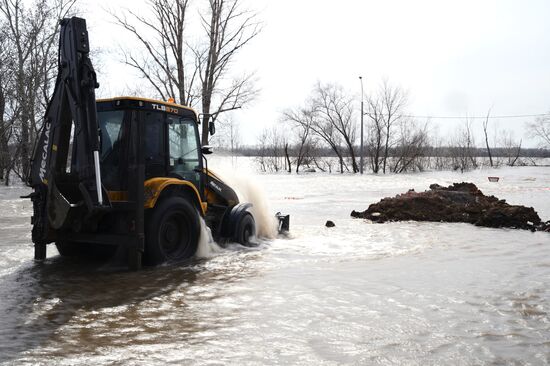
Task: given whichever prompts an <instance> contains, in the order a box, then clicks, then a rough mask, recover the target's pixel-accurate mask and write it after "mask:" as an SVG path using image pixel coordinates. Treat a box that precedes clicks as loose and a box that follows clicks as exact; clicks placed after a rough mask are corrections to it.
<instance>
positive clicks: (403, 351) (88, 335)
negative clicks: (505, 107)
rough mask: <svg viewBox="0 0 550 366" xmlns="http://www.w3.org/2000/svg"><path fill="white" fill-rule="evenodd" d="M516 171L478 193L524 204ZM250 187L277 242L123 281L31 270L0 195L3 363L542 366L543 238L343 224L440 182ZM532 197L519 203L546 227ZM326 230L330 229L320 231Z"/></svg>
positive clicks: (82, 265) (23, 232)
mask: <svg viewBox="0 0 550 366" xmlns="http://www.w3.org/2000/svg"><path fill="white" fill-rule="evenodd" d="M518 171H521V170H504V169H503V170H501V171H500V172H499V174H500V175H501V176H504V177H508V178H506V179H502V180H501V183H502V181H504V182H507V181H509V182H510V185H506V184H505V183H502V184H500V185H494V186H489V185H488V186H486V187H484V188H483V189H486V190H490V189H492V190H493V191H489V192H487V193H490V194H496V195H497V196H499V197H502V198H507V199H509V200H516V201H517V200H521V195H520V194H519V193H518V194H516V193H510V192H523V191H524V190H525V189H528V188H529V186H527V187H525V189H524V188H522V187H523V186H522V185H521V184H524V183H522V182H523V181H522V178H521V175H519V173H516V172H518ZM514 174H517V175H518V176H517V179H515V180H514V179H513V177H514ZM537 174H538V173H537V170H530V171H529V174H528V175H529V176H534V177H536V180H535V181H526V183H525V184H527V185H529V184H531V185H533V184H535V183H536V184H538V185H546V186H550V175H548V176H547V175H545V173H544V174H542V173H541V174H539V175H537ZM260 178H261V179H264V184H265V185H269V184H271V185H272V187H273V189H271V190H270V192H271V193H270V195H271V200H272V202H273V206H274V207H277V208H278V209H281V211H286V212H289V213H291V214H292V222H293V225H292V234H291V236H290V237H289V238H287V239H276V240H273V241H270V242H266V243H262V244H261V245H260V246H259V247H258V248H252V249H250V248H243V247H239V246H230V247H229V248H228V249H225V250H222V251H219V252H215V253H212V255H211V256H209V258H207V259H200V260H199V259H198V260H195V261H194V262H192V263H190V264H189V265H187V266H181V265H170V266H162V267H158V268H148V269H145V270H143V271H139V272H134V273H132V272H126V271H125V270H124V269H123V268H120V267H116V265H115V264H101V263H87V262H76V261H74V260H67V259H63V258H61V257H59V256H57V255H56V253H55V250H54V249H53V248H52V249H50V256H49V258H48V260H47V261H46V263H43V264H34V263H33V262H32V261H31V260H30V258H31V257H32V247H31V246H30V245H29V236H28V219H27V218H26V217H23V216H27V215H28V214H30V210H29V207H28V206H25V205H26V203H25V202H24V201H21V200H17V199H12V198H10V197H2V196H1V194H0V198H3V199H4V198H5V199H4V200H5V201H9V205H7V208H6V209H5V210H3V211H2V212H0V220H2V225H1V226H0V249H2V255H0V361H4V362H6V364H36V363H44V364H67V365H74V364H82V365H90V364H136V365H151V364H158V365H162V364H166V363H175V364H197V365H203V364H239V365H240V364H252V365H255V364H303V365H312V364H313V365H317V364H326V365H333V364H358V365H362V364H408V365H424V364H471V365H477V364H494V365H500V364H535V365H536V364H547V363H550V288H549V287H548V283H550V246H549V244H550V239H549V235H548V234H547V233H540V232H538V233H531V232H528V231H517V230H498V229H490V228H478V227H475V226H471V225H466V224H443V223H415V222H400V223H388V224H383V225H374V224H369V223H366V222H363V221H361V220H352V219H350V218H349V216H348V215H349V211H351V209H359V208H365V207H366V205H367V204H368V203H369V202H373V201H375V200H376V199H378V198H379V196H381V195H386V194H388V193H390V194H391V193H393V194H395V193H398V192H401V191H405V190H406V189H408V188H411V186H412V187H416V186H415V185H416V184H418V185H422V186H425V187H427V186H428V185H429V184H431V183H433V182H438V183H443V184H445V183H446V182H447V181H451V180H453V179H454V178H453V177H449V176H446V175H438V174H433V175H430V176H424V177H423V176H422V175H417V176H414V177H406V178H393V180H392V181H391V182H390V183H391V185H390V184H389V183H388V182H389V181H388V179H386V177H380V178H379V177H365V181H360V183H359V184H358V183H357V182H358V181H357V178H354V177H341V178H339V180H338V182H339V185H338V186H336V185H334V184H333V183H334V179H335V178H334V177H332V176H330V177H325V178H316V180H313V179H314V177H311V176H309V177H308V176H299V177H292V179H289V177H288V176H284V177H283V176H264V177H263V178H262V177H260ZM351 178H353V179H351ZM462 178H463V179H462V180H467V178H470V179H469V180H472V181H474V183H476V184H478V183H480V182H477V181H475V179H477V178H476V176H475V175H474V176H471V177H462ZM480 179H481V178H480ZM297 181H299V184H296V182H297ZM518 182H519V183H518ZM481 184H483V183H481ZM304 187H307V188H304ZM388 187H390V188H388ZM389 189H394V190H395V191H396V192H395V193H394V192H393V191H392V192H388V190H389ZM417 189H418V188H417ZM365 192H367V193H365ZM376 192H378V193H376ZM507 192H508V193H507ZM532 192H534V191H533V190H532ZM537 192H538V191H537ZM541 192H542V191H540V192H539V193H537V194H538V196H535V197H530V198H529V200H532V201H533V202H538V206H537V207H535V209H537V210H538V211H539V212H547V213H548V212H550V200H545V196H544V194H547V193H541ZM376 194H378V198H377V197H375V196H376ZM507 194H511V195H510V196H507ZM284 197H301V198H302V199H301V200H285V199H284ZM331 207H332V208H331ZM541 216H543V217H546V216H544V215H543V214H542V213H541ZM327 219H331V220H333V221H335V222H336V227H334V228H332V229H328V228H325V227H324V226H323V224H324V222H325V221H326V220H327Z"/></svg>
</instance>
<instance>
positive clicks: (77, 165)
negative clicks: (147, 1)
mask: <svg viewBox="0 0 550 366" xmlns="http://www.w3.org/2000/svg"><path fill="white" fill-rule="evenodd" d="M58 63H59V65H58V75H57V80H56V84H55V89H54V93H53V95H52V98H51V100H50V102H49V104H48V107H47V110H46V116H45V119H44V125H43V128H42V131H41V134H40V136H39V138H38V140H37V142H36V146H35V149H34V153H33V158H32V162H31V171H30V176H29V184H30V185H31V186H32V187H33V188H34V193H33V195H32V200H33V203H34V216H33V225H34V227H33V241H34V242H35V243H37V242H50V241H52V240H54V238H52V237H51V235H49V234H48V232H49V228H50V227H53V228H56V229H57V228H59V227H62V226H63V225H66V224H67V221H68V217H69V213H70V211H71V209H74V208H75V207H76V206H84V205H85V206H86V208H87V211H88V213H90V212H92V211H94V210H95V209H97V208H101V207H104V206H105V205H108V204H109V203H108V202H107V203H106V202H104V197H103V192H102V186H101V174H100V169H99V168H100V167H99V148H100V146H99V136H98V135H99V132H98V121H97V111H96V100H95V89H96V88H97V87H98V86H99V85H98V83H97V80H96V74H95V72H94V69H93V66H92V63H91V61H90V58H89V42H88V32H87V30H86V21H85V20H84V19H81V18H76V17H73V18H70V19H63V20H62V21H61V29H60V38H59V60H58ZM71 141H72V149H71ZM69 154H70V155H71V158H70V160H69Z"/></svg>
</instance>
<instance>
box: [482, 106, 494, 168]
mask: <svg viewBox="0 0 550 366" xmlns="http://www.w3.org/2000/svg"><path fill="white" fill-rule="evenodd" d="M490 113H491V110H490V109H489V111H488V112H487V117H486V118H485V122H483V133H484V134H485V146H486V147H487V155H489V163H490V164H491V168H492V167H493V156H492V155H491V148H490V147H489V136H488V133H487V126H488V125H489V114H490Z"/></svg>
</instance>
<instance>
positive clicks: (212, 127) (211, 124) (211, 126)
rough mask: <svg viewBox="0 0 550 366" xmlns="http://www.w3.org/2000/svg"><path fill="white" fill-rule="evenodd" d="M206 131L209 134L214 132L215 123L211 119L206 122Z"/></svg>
mask: <svg viewBox="0 0 550 366" xmlns="http://www.w3.org/2000/svg"><path fill="white" fill-rule="evenodd" d="M208 131H209V132H210V136H212V135H213V134H215V133H216V125H215V124H214V122H213V121H210V122H208Z"/></svg>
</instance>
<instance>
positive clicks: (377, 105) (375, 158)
mask: <svg viewBox="0 0 550 366" xmlns="http://www.w3.org/2000/svg"><path fill="white" fill-rule="evenodd" d="M383 114H384V110H383V103H382V100H381V98H380V96H372V97H368V98H367V111H366V115H367V116H368V118H369V124H368V127H367V130H368V131H369V133H368V138H367V152H368V154H369V157H370V162H371V168H372V171H373V173H375V174H378V172H379V171H380V163H381V155H382V151H383V149H382V147H383V144H382V143H383V141H384V119H383Z"/></svg>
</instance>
